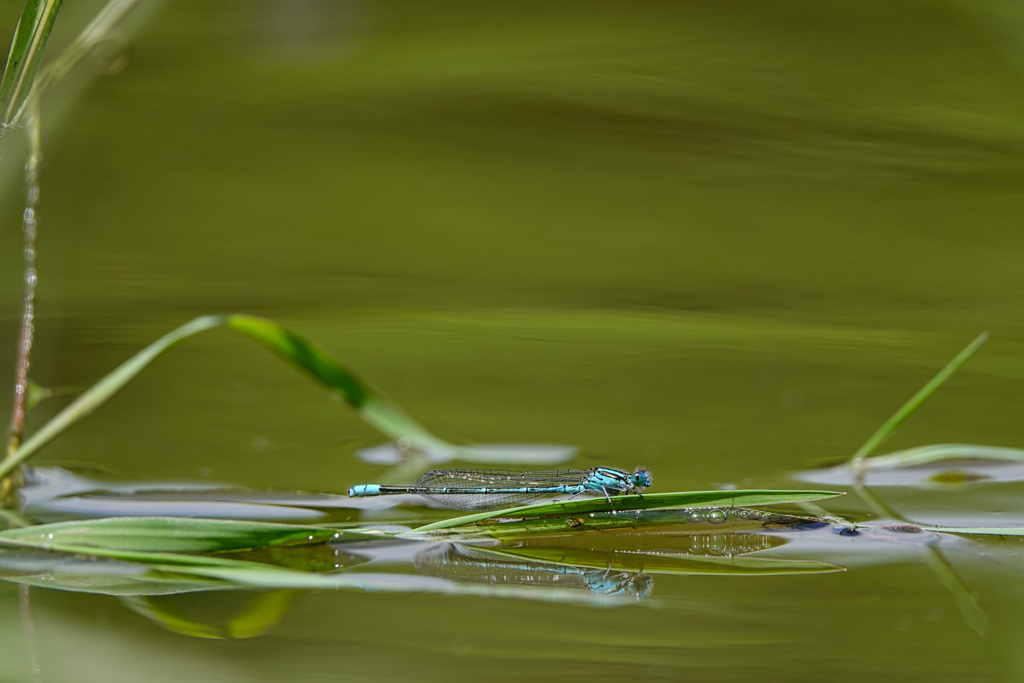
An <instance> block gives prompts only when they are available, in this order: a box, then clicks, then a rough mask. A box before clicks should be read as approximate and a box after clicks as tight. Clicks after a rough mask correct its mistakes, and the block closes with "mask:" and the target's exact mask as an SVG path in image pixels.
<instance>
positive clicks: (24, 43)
mask: <svg viewBox="0 0 1024 683" xmlns="http://www.w3.org/2000/svg"><path fill="white" fill-rule="evenodd" d="M60 5H61V0H28V2H26V3H25V11H24V12H22V14H21V19H20V20H19V21H18V27H17V28H16V29H15V31H14V40H13V41H12V42H11V52H10V54H9V55H8V57H7V67H6V68H5V69H4V77H3V81H2V82H0V134H2V133H3V131H4V129H6V128H7V127H8V126H13V125H15V124H16V123H17V122H18V118H19V117H20V116H21V112H22V111H23V110H24V109H25V103H26V102H27V101H28V96H29V93H30V92H32V86H33V85H34V84H35V78H36V72H37V71H38V70H39V63H40V62H41V61H42V59H43V52H44V51H45V50H46V41H47V39H49V37H50V29H52V28H53V22H54V20H55V19H56V18H57V10H59V9H60Z"/></svg>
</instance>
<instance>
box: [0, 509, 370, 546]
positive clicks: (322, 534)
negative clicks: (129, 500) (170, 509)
mask: <svg viewBox="0 0 1024 683" xmlns="http://www.w3.org/2000/svg"><path fill="white" fill-rule="evenodd" d="M348 536H349V535H348V534H346V532H343V531H336V530H334V529H326V528H322V527H311V526H299V525H293V524H275V523H270V522H243V521H235V520H224V519H194V518H187V517H109V518H106V519H97V520H85V521H75V522H58V523H56V524H42V525H39V526H32V527H25V528H20V529H8V530H6V531H3V532H0V540H9V541H17V542H18V543H19V544H20V545H32V546H35V547H40V548H55V547H57V546H67V545H73V546H76V547H88V548H94V549H106V550H113V551H121V550H124V551H140V552H151V553H153V552H160V553H164V552H167V553H187V552H218V551H226V550H243V549H253V548H265V547H268V546H277V545H286V544H309V543H323V542H327V541H338V540H341V539H342V538H343V537H348ZM352 538H354V539H357V540H363V537H362V536H356V535H353V536H352Z"/></svg>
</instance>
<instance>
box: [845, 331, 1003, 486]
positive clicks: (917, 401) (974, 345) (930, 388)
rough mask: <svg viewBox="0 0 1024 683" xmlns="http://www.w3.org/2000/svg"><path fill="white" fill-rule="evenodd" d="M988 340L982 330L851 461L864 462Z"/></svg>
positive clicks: (986, 334)
mask: <svg viewBox="0 0 1024 683" xmlns="http://www.w3.org/2000/svg"><path fill="white" fill-rule="evenodd" d="M986 341H988V332H982V333H981V334H980V335H978V337H977V339H975V340H974V341H972V342H971V343H970V344H968V345H967V348H965V349H964V350H963V351H961V352H960V354H959V355H958V356H957V357H956V358H954V359H953V360H951V361H950V362H949V365H947V366H946V367H944V368H942V370H940V371H939V374H937V375H935V377H933V378H932V379H931V381H930V382H928V384H925V385H924V386H923V387H922V388H921V390H920V391H918V392H917V393H916V394H914V396H913V397H912V398H911V399H910V400H909V401H907V402H906V403H905V404H903V407H902V408H900V409H899V410H897V411H896V414H895V415H893V416H892V417H890V418H889V419H888V421H886V423H885V424H884V425H882V426H881V427H880V428H879V430H878V431H877V432H875V433H874V434H873V435H872V436H871V438H870V439H868V440H867V442H866V443H865V444H864V445H863V446H861V447H860V450H858V451H857V452H856V453H855V454H854V456H853V458H851V460H850V461H851V463H855V464H858V463H862V462H863V461H864V458H866V457H867V456H869V455H870V454H871V453H872V452H874V450H875V449H876V448H878V447H879V446H880V445H881V444H882V442H883V441H885V440H886V439H888V438H889V437H890V436H892V434H893V432H895V431H896V430H897V429H899V427H900V425H902V424H903V423H904V422H906V421H907V418H909V417H910V416H911V415H913V414H914V412H915V411H916V410H917V409H918V408H920V407H921V405H922V404H923V403H924V402H925V401H927V400H928V397H929V396H931V395H932V394H933V393H935V390H936V389H938V388H939V387H940V386H942V384H943V383H944V382H945V381H946V380H947V379H949V377H950V376H951V375H952V374H953V373H954V372H956V371H957V370H959V369H960V366H961V365H963V364H964V363H966V362H967V359H969V358H970V357H971V356H973V355H974V353H975V352H976V351H977V350H978V349H980V348H981V345H982V344H984V343H985V342H986ZM857 466H860V465H857Z"/></svg>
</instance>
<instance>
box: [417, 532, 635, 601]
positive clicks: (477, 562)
mask: <svg viewBox="0 0 1024 683" xmlns="http://www.w3.org/2000/svg"><path fill="white" fill-rule="evenodd" d="M413 566H414V567H415V568H416V571H418V572H419V573H421V574H426V575H428V576H436V577H439V578H445V579H451V580H453V581H459V582H466V583H482V584H489V585H514V586H530V587H531V588H545V587H549V588H559V589H571V590H581V591H589V592H591V593H594V594H596V595H599V596H608V597H613V596H614V597H630V598H636V599H637V600H642V599H644V598H646V597H648V596H649V595H650V594H651V589H652V587H653V583H654V580H653V579H652V578H651V577H650V576H648V575H647V574H644V573H643V572H638V571H621V570H618V569H616V570H613V569H612V568H611V566H609V567H608V568H607V569H595V568H592V567H580V566H572V565H565V564H556V563H554V562H542V561H539V560H531V559H530V558H526V557H523V558H521V559H520V558H516V557H510V556H507V555H503V554H501V553H497V552H492V551H488V550H483V549H480V548H471V547H467V546H464V545H461V544H458V543H445V544H442V545H440V546H437V547H434V548H430V549H429V550H425V551H423V552H421V553H419V554H418V555H416V558H415V559H414V560H413Z"/></svg>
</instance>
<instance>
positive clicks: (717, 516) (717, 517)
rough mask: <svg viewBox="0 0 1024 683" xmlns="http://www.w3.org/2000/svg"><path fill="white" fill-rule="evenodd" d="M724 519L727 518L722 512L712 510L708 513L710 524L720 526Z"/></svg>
mask: <svg viewBox="0 0 1024 683" xmlns="http://www.w3.org/2000/svg"><path fill="white" fill-rule="evenodd" d="M726 519H728V516H727V515H726V514H725V512H724V511H723V510H712V511H710V512H709V513H708V521H709V522H711V523H712V524H721V523H722V522H724V521H726Z"/></svg>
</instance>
